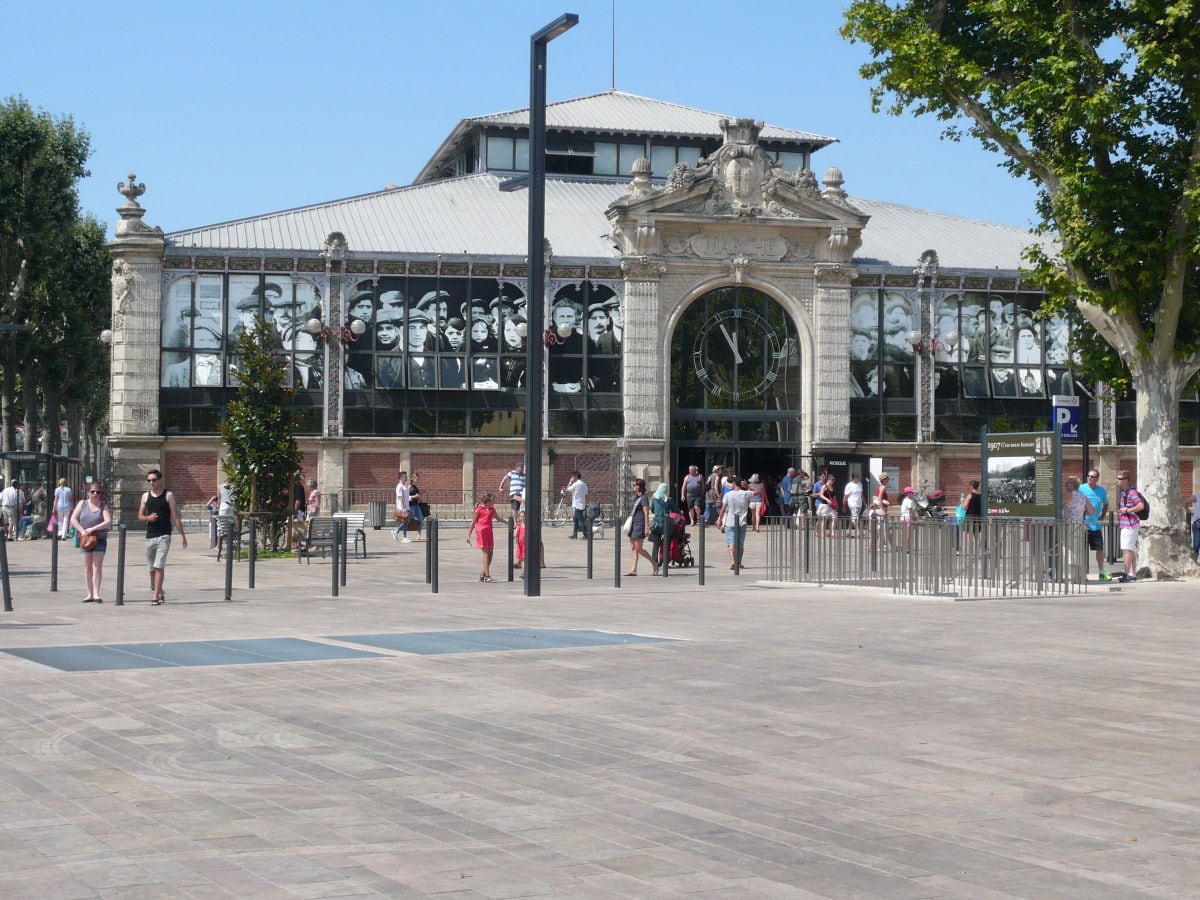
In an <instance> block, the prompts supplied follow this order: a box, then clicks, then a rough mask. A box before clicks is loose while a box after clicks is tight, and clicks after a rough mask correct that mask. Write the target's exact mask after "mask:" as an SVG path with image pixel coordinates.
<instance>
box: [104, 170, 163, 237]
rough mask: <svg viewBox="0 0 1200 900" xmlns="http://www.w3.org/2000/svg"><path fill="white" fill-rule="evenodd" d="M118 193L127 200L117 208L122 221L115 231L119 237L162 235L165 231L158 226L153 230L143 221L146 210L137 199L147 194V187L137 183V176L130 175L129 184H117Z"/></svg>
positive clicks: (121, 182)
mask: <svg viewBox="0 0 1200 900" xmlns="http://www.w3.org/2000/svg"><path fill="white" fill-rule="evenodd" d="M117 193H118V194H120V195H121V196H123V197H124V198H125V202H124V203H122V204H121V205H120V206H118V207H117V215H119V216H120V217H121V221H119V222H117V227H116V228H115V229H114V230H115V232H116V235H117V237H119V238H120V237H129V236H134V235H142V234H146V235H161V234H162V233H163V230H162V229H161V228H159V227H157V226H155V227H154V228H151V227H150V226H149V225H147V224H146V223H145V222H143V221H142V216H144V215H145V214H146V210H145V209H143V208H142V205H141V204H140V203H138V202H137V198H138V197H140V196H142V194H144V193H146V185H144V184H138V183H137V175H135V174H133V173H132V172H130V173H129V183H128V184H126V183H125V182H124V181H119V182H117Z"/></svg>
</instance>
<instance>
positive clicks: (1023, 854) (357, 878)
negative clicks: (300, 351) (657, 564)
mask: <svg viewBox="0 0 1200 900" xmlns="http://www.w3.org/2000/svg"><path fill="white" fill-rule="evenodd" d="M566 534H567V530H565V529H560V530H547V532H546V550H547V562H548V563H549V565H550V568H548V569H547V570H546V571H545V572H544V573H543V596H542V597H540V598H526V597H524V596H523V593H522V590H521V583H520V581H516V582H513V583H508V582H506V581H505V580H504V566H503V565H502V564H501V563H500V561H499V560H498V562H497V565H496V566H495V570H494V574H495V575H496V577H497V579H498V583H496V584H480V583H479V582H478V571H479V554H478V552H477V551H475V550H471V549H469V548H468V547H467V545H466V543H465V542H464V540H463V538H464V535H465V532H464V531H463V530H462V529H461V528H458V529H454V528H446V529H444V530H443V535H442V537H443V540H442V561H441V568H440V587H441V590H440V593H438V594H437V595H433V594H431V593H430V591H429V587H428V585H426V584H425V563H424V545H423V544H417V543H414V544H408V545H401V544H397V543H394V542H393V541H392V540H391V539H390V537H388V533H387V532H386V531H383V532H374V531H368V542H369V547H368V549H369V551H370V554H369V558H368V559H366V560H365V561H364V560H355V561H352V562H351V563H350V565H349V579H348V582H349V583H348V584H347V586H346V587H345V588H343V589H342V592H341V596H340V597H338V598H333V597H332V596H331V593H330V581H331V579H330V568H329V562H328V561H322V560H321V559H320V558H317V559H315V560H314V561H313V562H312V564H311V565H297V563H296V561H295V560H294V559H293V560H270V561H262V562H260V563H259V565H258V568H257V584H258V586H257V588H256V589H255V590H248V589H247V588H246V587H245V585H246V566H245V564H244V563H238V564H237V565H236V567H235V568H236V572H235V585H236V590H235V593H234V598H233V601H232V602H228V603H227V602H224V601H223V596H224V589H223V575H224V563H223V562H222V563H218V562H217V561H216V559H215V554H214V553H213V552H212V551H210V550H209V549H208V542H207V540H206V539H205V537H204V536H199V537H196V536H194V537H193V543H192V547H191V549H189V550H188V551H186V552H184V551H181V550H180V548H179V547H178V543H177V545H176V547H175V549H174V550H173V551H172V555H171V559H170V565H169V567H168V572H167V580H166V592H167V597H168V600H167V602H166V604H165V605H163V606H161V607H152V606H151V605H150V604H149V603H148V599H149V591H148V589H147V579H146V574H145V568H144V563H143V557H142V554H141V544H142V538H141V537H140V536H139V535H131V536H130V542H129V543H130V558H129V563H128V569H127V573H128V577H127V591H128V594H127V604H126V605H125V606H124V607H116V606H115V605H114V604H113V603H112V593H113V590H114V587H115V578H114V575H115V563H116V553H115V541H114V542H112V545H110V553H109V555H108V562H107V570H108V571H107V577H106V584H105V590H104V593H105V597H106V602H105V603H103V604H99V605H97V604H87V605H84V604H81V603H80V599H81V598H82V597H83V596H84V591H83V588H82V574H81V571H80V566H79V560H78V556H77V554H76V553H75V551H74V550H72V549H70V548H69V547H68V548H67V549H65V550H64V551H63V556H62V563H63V567H62V570H61V573H60V580H59V586H60V589H59V591H58V592H57V593H53V594H52V593H50V592H49V590H48V587H49V576H48V549H49V544H48V543H47V542H45V541H39V542H31V543H18V544H10V545H9V546H8V552H9V558H10V562H11V565H12V568H13V571H14V578H13V582H12V583H13V592H14V604H15V607H16V610H15V611H14V612H11V613H5V614H2V615H0V648H2V649H3V650H5V651H14V650H20V651H25V652H27V654H28V653H29V652H30V651H35V650H39V649H40V650H41V652H43V653H47V652H49V653H50V656H51V657H53V652H51V651H47V650H46V649H45V648H59V647H72V648H82V647H93V646H95V645H106V646H108V647H110V648H111V647H114V646H115V647H117V648H118V649H114V650H110V651H108V652H109V654H110V656H109V657H106V658H110V659H111V658H112V654H118V655H120V654H123V655H124V656H125V657H128V658H129V660H130V662H129V665H130V666H138V665H143V664H146V665H148V664H150V663H148V662H147V661H148V660H150V659H151V657H155V654H154V653H152V652H151V650H152V649H153V647H154V646H155V645H160V644H161V645H176V644H181V645H182V643H183V642H203V643H202V645H198V646H204V647H208V648H220V649H221V650H222V651H223V652H226V653H228V654H236V653H238V652H240V648H245V647H257V648H262V647H268V648H280V647H285V648H286V647H301V648H313V647H316V648H317V649H318V651H320V652H319V653H318V654H317V655H316V656H317V657H320V656H321V654H322V653H323V654H324V655H325V656H326V657H329V656H333V657H337V656H338V655H344V658H312V659H311V660H310V661H294V662H271V661H269V660H270V659H271V658H272V653H274V652H275V651H274V650H266V651H263V652H262V654H261V655H259V656H256V655H254V652H248V653H247V654H246V658H247V659H249V660H251V661H249V662H245V663H240V664H238V663H233V664H219V665H208V664H190V665H189V664H175V665H163V664H159V663H154V664H153V667H148V668H138V667H125V668H111V667H110V668H97V669H96V670H93V671H63V670H61V669H59V668H55V667H53V666H52V665H47V664H45V663H44V662H39V661H35V660H34V659H31V658H27V657H23V656H19V655H15V654H14V653H12V652H0V679H2V681H3V685H4V690H3V692H2V693H0V896H3V897H5V898H20V897H31V898H37V900H58V898H75V897H120V898H126V897H256V898H265V897H342V896H363V895H367V896H386V897H405V896H427V895H440V894H451V895H454V896H456V897H497V898H499V897H670V896H680V895H697V896H704V897H730V898H735V897H736V898H754V897H838V898H844V897H887V898H893V897H928V898H934V897H972V898H975V897H1014V896H1015V897H1037V898H1045V897H1085V898H1106V897H1130V896H1134V895H1139V894H1144V895H1147V896H1154V897H1182V896H1195V895H1196V893H1197V888H1196V885H1197V884H1200V772H1198V767H1197V750H1196V748H1197V746H1200V728H1198V721H1200V713H1198V709H1197V697H1200V674H1198V671H1197V670H1198V666H1200V629H1197V627H1196V617H1197V609H1198V607H1200V590H1198V586H1197V584H1196V583H1172V584H1154V583H1142V584H1136V585H1129V586H1114V587H1112V588H1110V587H1108V586H1103V587H1102V586H1100V585H1093V586H1092V588H1091V590H1090V592H1089V593H1088V594H1086V595H1083V596H1077V597H1072V598H1069V599H1041V600H988V601H978V602H950V601H942V600H929V599H907V598H897V597H893V596H891V595H890V594H884V593H881V592H879V591H877V590H867V589H847V588H831V587H827V588H813V587H776V586H769V585H766V584H762V583H760V582H758V581H757V578H759V577H761V574H756V573H761V571H762V570H761V563H762V559H761V541H760V538H761V536H760V535H750V539H749V546H748V549H747V564H748V566H749V568H748V569H747V570H746V571H745V572H743V573H742V574H741V576H740V577H735V576H734V575H733V573H731V572H729V570H728V569H727V562H726V560H725V559H724V547H723V545H722V539H721V538H720V536H719V535H715V534H711V533H710V534H709V536H708V541H709V543H708V550H709V553H708V561H709V563H710V564H713V567H712V568H711V569H709V570H708V572H707V574H708V579H707V581H708V583H707V584H706V585H705V586H703V587H701V586H699V585H698V583H697V577H696V572H695V570H694V569H692V570H688V571H684V572H675V571H673V572H672V574H671V576H670V577H669V578H667V579H663V578H651V577H649V566H643V567H642V568H641V569H640V572H641V574H640V575H639V576H638V577H637V578H626V579H623V580H622V586H621V587H620V588H619V589H616V588H614V587H613V583H612V571H613V562H612V560H613V543H612V539H611V536H610V537H609V539H607V540H605V541H601V542H597V544H596V555H595V560H596V578H595V579H594V580H592V581H588V580H586V578H585V570H584V566H583V549H584V548H583V545H582V542H573V541H569V540H567V539H566ZM624 562H625V563H626V565H627V562H628V560H627V557H626V559H625V560H624ZM447 632H452V633H455V634H454V635H446V634H444V633H447ZM461 632H466V633H467V634H466V635H465V636H463V635H461V634H457V633H461ZM430 633H437V638H436V640H435V641H434V643H425V644H421V643H420V641H422V640H423V641H428V640H430V638H429V635H430ZM597 634H600V635H601V636H603V635H610V634H611V635H614V636H616V635H625V636H638V637H637V638H636V639H635V638H632V637H626V638H620V637H613V640H614V641H619V642H615V643H606V642H604V640H602V639H597V638H596V636H597ZM367 636H376V637H378V636H385V638H386V639H385V640H383V641H382V642H377V643H376V645H369V644H367V643H364V642H363V639H364V638H365V637H367ZM413 636H420V637H419V640H418V638H416V637H413ZM491 636H496V641H495V642H494V643H489V641H491V640H492V637H491ZM508 638H511V639H512V641H513V644H514V645H516V646H522V647H525V649H509V648H507V647H505V646H504V640H506V639H508ZM542 638H545V642H544V643H540V644H539V640H541V639H542ZM652 638H653V639H657V638H666V639H668V640H650V639H652ZM267 639H272V640H267ZM410 639H411V640H413V641H417V643H411V641H410V642H409V643H406V641H409V640H410ZM522 641H524V642H525V643H524V644H522V643H521V642H522ZM580 641H581V642H580ZM243 642H245V643H243ZM389 642H390V643H389ZM439 642H440V643H439ZM380 643H382V644H385V645H388V646H394V647H397V648H401V649H388V646H380ZM136 647H141V648H143V650H142V651H137V650H135V649H131V648H136ZM413 647H418V649H417V650H416V651H413V649H412V648H413ZM420 647H424V648H425V649H426V650H428V652H425V650H421V649H419V648H420ZM431 648H432V649H431ZM162 649H163V651H164V652H167V651H168V650H171V648H170V647H164V648H162ZM143 651H144V652H143ZM452 651H461V652H452ZM255 652H257V651H255ZM34 655H36V654H34ZM60 657H61V653H60ZM60 657H54V658H60ZM72 658H76V657H72ZM155 658H157V657H155ZM235 658H236V657H235ZM192 661H193V662H195V663H204V662H211V661H212V659H206V658H204V657H203V654H200V655H198V656H196V657H194V659H193V660H192ZM226 662H228V660H226Z"/></svg>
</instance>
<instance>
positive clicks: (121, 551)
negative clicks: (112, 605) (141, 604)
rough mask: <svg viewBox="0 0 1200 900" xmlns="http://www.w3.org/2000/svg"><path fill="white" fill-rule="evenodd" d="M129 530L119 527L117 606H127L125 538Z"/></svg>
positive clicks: (122, 526)
mask: <svg viewBox="0 0 1200 900" xmlns="http://www.w3.org/2000/svg"><path fill="white" fill-rule="evenodd" d="M128 531H129V529H128V528H126V527H125V526H124V525H118V526H117V606H124V605H125V538H126V537H128Z"/></svg>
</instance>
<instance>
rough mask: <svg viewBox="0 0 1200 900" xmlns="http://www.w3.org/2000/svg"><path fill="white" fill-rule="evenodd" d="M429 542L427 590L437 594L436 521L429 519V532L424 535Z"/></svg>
mask: <svg viewBox="0 0 1200 900" xmlns="http://www.w3.org/2000/svg"><path fill="white" fill-rule="evenodd" d="M425 540H427V541H428V542H429V588H430V591H431V592H432V593H434V594H436V593H437V592H438V520H437V517H436V516H434V517H433V518H431V519H429V531H428V532H426V534H425Z"/></svg>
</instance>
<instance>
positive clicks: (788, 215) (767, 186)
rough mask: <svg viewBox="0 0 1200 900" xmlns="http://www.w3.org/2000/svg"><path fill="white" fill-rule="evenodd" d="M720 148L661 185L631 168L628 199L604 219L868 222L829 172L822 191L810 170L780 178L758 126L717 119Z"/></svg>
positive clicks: (679, 168) (640, 168) (644, 170)
mask: <svg viewBox="0 0 1200 900" xmlns="http://www.w3.org/2000/svg"><path fill="white" fill-rule="evenodd" d="M720 124H721V131H722V133H723V134H724V136H725V140H724V143H722V144H721V146H720V147H719V148H718V149H717V151H716V152H715V153H713V154H712V155H711V156H707V157H703V158H701V159H700V161H699V162H698V163H697V164H696V166H695V167H692V166H689V165H687V164H686V163H679V164H678V165H676V166H675V168H673V169H672V170H671V171H670V172H669V173H668V174H667V179H666V184H665V185H664V186H662V187H657V186H654V185H653V184H651V182H650V178H649V165H648V164H643V161H641V160H639V161H638V162H639V164H641V165H635V166H634V172H633V181H632V182H631V184H630V190H629V193H628V194H627V195H626V196H624V197H622V198H621V199H619V200H617V201H615V202H614V203H613V204H612V206H611V207H610V208H609V218H610V219H614V218H616V217H623V215H622V214H624V216H629V215H633V216H639V217H640V216H645V215H646V214H650V213H653V214H660V215H670V214H674V215H679V216H692V217H697V218H723V219H724V218H733V219H746V218H749V219H805V220H810V221H811V220H816V221H821V220H825V221H831V222H832V221H841V222H843V223H845V224H847V225H851V226H852V227H858V228H861V227H862V226H863V225H865V224H866V221H867V217H866V216H865V215H863V214H862V213H861V212H859V211H858V210H857V209H855V208H854V207H853V206H851V205H850V204H849V203H848V202H847V200H846V192H845V191H843V190H842V174H841V172H840V171H838V170H837V169H836V168H831V169H830V170H829V171H828V172H826V174H825V179H824V185H825V188H824V190H822V189H821V188H820V187H819V185H818V183H817V179H816V176H815V175H814V174H813V173H812V172H811V171H810V170H809V169H801V170H800V171H798V172H785V171H784V170H783V168H782V167H781V166H780V165H779V164H778V163H776V162H775V161H774V160H773V159H771V157H770V156H769V155H768V154H767V152H766V151H765V150H763V148H762V147H761V146H760V145H759V143H758V135H759V132H760V130H761V129H762V122H756V121H754V120H753V119H733V120H729V119H722V120H721V123H720Z"/></svg>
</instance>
